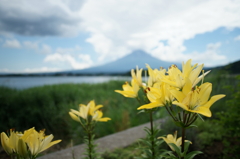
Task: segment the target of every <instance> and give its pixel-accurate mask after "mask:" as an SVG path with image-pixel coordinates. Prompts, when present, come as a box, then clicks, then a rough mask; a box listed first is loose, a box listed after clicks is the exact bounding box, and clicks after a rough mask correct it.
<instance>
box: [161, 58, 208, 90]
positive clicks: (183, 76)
mask: <svg viewBox="0 0 240 159" xmlns="http://www.w3.org/2000/svg"><path fill="white" fill-rule="evenodd" d="M191 62H192V60H191V59H190V60H188V61H187V62H186V64H185V63H184V62H183V63H182V72H181V71H180V70H179V69H178V67H177V66H176V65H172V66H171V67H169V69H168V72H167V73H168V78H166V77H167V76H161V80H162V81H163V82H166V83H168V84H170V85H172V86H174V87H177V88H180V89H182V88H183V86H184V85H185V83H186V80H187V79H189V80H190V81H191V82H192V87H194V86H195V85H197V84H198V83H199V81H201V80H202V79H203V78H204V76H206V75H207V74H208V73H209V72H210V71H208V72H205V73H204V74H202V75H201V76H199V74H200V73H201V71H202V69H203V64H202V65H198V64H194V65H193V66H192V65H191Z"/></svg>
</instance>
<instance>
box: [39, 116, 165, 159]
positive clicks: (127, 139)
mask: <svg viewBox="0 0 240 159" xmlns="http://www.w3.org/2000/svg"><path fill="white" fill-rule="evenodd" d="M164 121H165V120H163V119H162V120H157V121H155V122H154V123H155V124H156V125H160V123H163V122H164ZM144 127H150V123H146V124H143V125H140V126H137V127H133V128H130V129H127V130H124V131H121V132H118V133H115V134H112V135H108V136H105V137H102V138H99V139H97V140H95V143H96V144H97V145H98V146H97V149H98V150H97V152H99V153H103V152H105V151H112V150H114V149H116V148H122V147H126V146H129V145H131V144H132V143H134V142H136V141H137V140H138V139H140V138H144V137H145V136H146V132H145V131H144V130H143V129H144ZM84 151H85V145H84V144H81V145H77V146H74V147H71V148H68V149H64V150H61V151H58V152H54V153H50V154H47V155H44V156H41V157H38V158H37V159H73V158H75V159H79V158H82V157H84V155H83V153H84Z"/></svg>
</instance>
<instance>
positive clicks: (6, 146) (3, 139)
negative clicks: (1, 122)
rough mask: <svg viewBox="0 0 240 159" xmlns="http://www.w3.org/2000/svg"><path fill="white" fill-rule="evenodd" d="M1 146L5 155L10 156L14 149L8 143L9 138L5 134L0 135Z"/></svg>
mask: <svg viewBox="0 0 240 159" xmlns="http://www.w3.org/2000/svg"><path fill="white" fill-rule="evenodd" d="M1 144H2V147H3V149H4V150H5V152H6V153H7V154H9V155H10V154H12V153H13V152H14V148H13V147H12V145H11V144H10V142H9V138H8V136H7V135H6V134H5V132H2V133H1Z"/></svg>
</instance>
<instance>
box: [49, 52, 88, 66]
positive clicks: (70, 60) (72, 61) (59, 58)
mask: <svg viewBox="0 0 240 159" xmlns="http://www.w3.org/2000/svg"><path fill="white" fill-rule="evenodd" d="M84 57H85V60H86V59H87V61H83V62H78V61H77V60H76V58H74V57H73V56H71V55H70V54H59V53H55V54H51V55H47V56H46V58H45V59H44V62H53V63H67V64H68V65H70V66H71V67H72V68H73V69H83V68H87V67H89V66H90V65H91V64H92V61H91V59H89V58H88V57H87V58H86V56H84ZM82 60H84V59H83V58H82Z"/></svg>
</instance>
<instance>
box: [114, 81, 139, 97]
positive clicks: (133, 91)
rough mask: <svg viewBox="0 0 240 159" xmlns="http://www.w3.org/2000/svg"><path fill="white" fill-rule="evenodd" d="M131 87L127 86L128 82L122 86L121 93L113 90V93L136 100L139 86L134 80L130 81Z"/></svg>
mask: <svg viewBox="0 0 240 159" xmlns="http://www.w3.org/2000/svg"><path fill="white" fill-rule="evenodd" d="M131 84H132V86H130V85H129V83H128V82H126V83H125V84H123V86H122V88H123V91H120V90H115V92H117V93H120V94H122V95H123V96H125V97H128V98H136V97H137V96H138V91H139V89H140V88H139V85H138V83H137V82H136V80H134V79H132V81H131Z"/></svg>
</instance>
